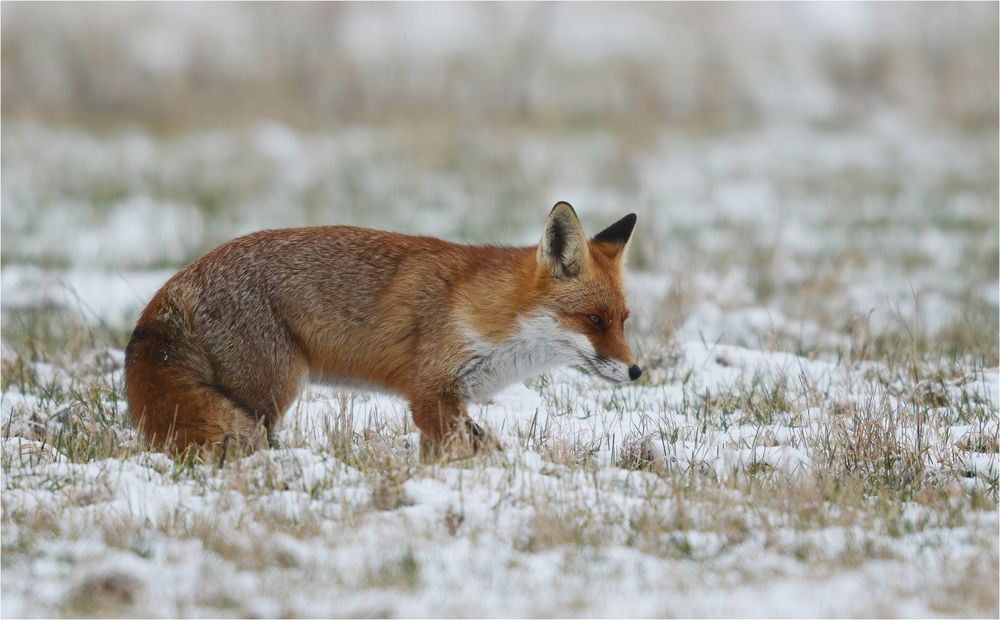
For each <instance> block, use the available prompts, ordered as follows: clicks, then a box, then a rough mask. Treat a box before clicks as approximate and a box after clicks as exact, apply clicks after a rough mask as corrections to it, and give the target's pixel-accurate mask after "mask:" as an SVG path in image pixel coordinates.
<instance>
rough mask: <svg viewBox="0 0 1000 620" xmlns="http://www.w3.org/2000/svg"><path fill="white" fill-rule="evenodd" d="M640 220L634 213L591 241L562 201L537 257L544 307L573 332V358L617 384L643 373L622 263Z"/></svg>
mask: <svg viewBox="0 0 1000 620" xmlns="http://www.w3.org/2000/svg"><path fill="white" fill-rule="evenodd" d="M635 221H636V217H635V214H634V213H630V214H629V215H626V216H625V217H623V218H622V219H620V220H618V221H617V222H615V223H614V224H612V225H611V226H609V227H607V228H606V229H604V230H603V231H601V232H600V233H598V234H597V235H595V236H594V237H593V238H591V239H588V238H587V236H586V235H585V234H584V232H583V226H582V225H581V224H580V220H579V218H577V216H576V212H575V211H574V210H573V207H571V206H570V205H569V203H566V202H560V203H557V204H556V206H555V207H553V209H552V212H551V213H549V217H548V220H547V221H546V222H545V231H544V233H543V234H542V240H541V243H539V245H538V254H537V257H536V258H537V264H538V267H537V270H536V279H537V284H538V287H537V288H538V289H539V290H542V291H544V294H543V299H542V300H541V306H542V308H544V310H545V312H546V314H549V315H551V316H554V317H555V319H556V320H557V322H558V324H559V329H560V331H562V332H564V333H565V334H566V335H567V337H566V338H565V339H563V340H564V342H565V345H564V346H565V347H566V348H568V349H569V350H568V351H566V352H565V354H566V356H567V358H569V359H572V360H573V361H576V362H578V363H580V364H581V365H582V366H584V367H586V368H588V369H589V370H591V371H592V372H595V373H597V374H598V375H600V376H601V377H603V378H605V379H607V380H609V381H613V382H616V383H623V382H626V381H635V380H636V379H638V378H639V375H641V374H642V370H641V369H640V368H639V367H638V366H636V365H635V359H634V358H633V356H632V351H631V349H629V347H628V345H627V344H626V343H625V321H626V319H628V315H629V311H628V306H627V305H626V303H625V293H624V292H623V290H622V263H623V259H624V256H625V249H626V247H627V245H628V241H629V237H631V236H632V229H633V228H634V227H635Z"/></svg>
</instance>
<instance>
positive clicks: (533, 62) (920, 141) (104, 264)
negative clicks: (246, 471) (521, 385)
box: [0, 2, 1000, 365]
mask: <svg viewBox="0 0 1000 620" xmlns="http://www.w3.org/2000/svg"><path fill="white" fill-rule="evenodd" d="M0 11H2V88H3V90H2V130H3V131H2V194H0V197H2V265H3V278H2V280H3V291H2V293H3V295H2V297H3V309H4V316H5V321H4V341H5V346H6V345H11V343H12V342H13V341H14V340H17V339H18V338H19V337H20V336H19V334H22V335H23V334H26V333H29V332H31V330H38V329H41V328H40V327H38V323H39V319H38V317H39V316H41V315H43V314H45V313H49V314H51V315H52V316H61V315H60V313H63V312H73V313H76V314H78V315H80V316H82V318H83V319H84V320H85V321H89V322H91V323H97V324H100V325H101V326H103V327H105V328H107V329H108V330H110V332H111V333H112V334H113V335H112V339H113V340H114V341H115V342H116V343H117V344H118V345H119V346H123V345H124V341H125V339H127V331H128V328H129V327H130V325H131V323H132V321H134V319H135V317H136V316H137V313H138V311H139V309H141V307H142V305H143V304H144V303H145V301H146V300H148V297H149V296H150V295H151V293H152V292H153V290H155V288H156V287H157V286H159V284H161V283H162V282H163V280H164V279H165V278H166V277H167V276H169V274H170V273H172V272H173V271H175V270H176V269H177V268H178V267H179V266H181V265H183V264H185V263H186V262H188V261H190V260H192V259H194V258H195V257H197V256H198V255H199V254H201V253H202V252H204V251H205V250H207V249H209V248H211V247H212V246H214V245H216V244H218V243H220V242H222V241H224V240H226V239H229V238H231V237H233V236H236V235H238V234H241V233H244V232H249V231H252V230H257V229H261V228H267V227H283V226H298V225H315V224H332V223H351V224H361V225H367V226H373V227H379V228H386V229H394V230H400V231H405V232H414V233H422V234H431V235H437V236H444V237H447V238H450V239H453V240H464V241H472V242H476V241H491V242H499V243H534V242H536V238H537V236H538V235H539V233H540V227H541V224H542V222H543V220H544V217H545V215H546V214H547V212H548V209H549V208H550V207H551V205H552V204H553V203H554V202H555V201H557V200H568V201H569V202H571V203H572V204H573V205H574V206H575V207H576V209H577V211H578V213H580V215H581V218H582V219H583V220H584V225H585V227H586V228H587V229H588V230H589V231H591V232H597V231H598V230H600V227H602V226H604V225H606V224H608V223H610V222H612V221H614V219H616V218H617V217H620V216H621V215H623V214H625V213H627V212H630V211H635V212H637V213H638V214H639V227H638V230H637V236H636V239H635V242H634V244H633V247H632V254H631V266H630V270H631V271H630V272H631V274H632V276H631V280H630V287H631V288H632V290H633V291H636V293H635V298H636V301H635V304H636V305H638V306H639V307H640V313H639V315H638V317H637V321H636V331H637V336H638V337H639V338H642V339H643V341H644V342H664V343H669V342H671V341H673V340H675V339H678V338H686V339H692V338H694V339H705V340H711V341H716V340H717V341H723V342H729V343H735V344H743V345H746V346H755V347H767V348H783V349H789V350H794V351H796V352H798V353H803V354H809V355H828V356H829V355H843V354H845V352H849V353H851V354H852V355H855V356H862V357H864V356H872V357H877V356H878V351H877V349H878V344H877V343H878V342H880V341H881V339H885V340H886V341H889V340H893V339H897V340H898V339H899V338H906V339H908V341H911V342H912V343H913V344H914V347H915V348H918V349H920V350H921V351H924V352H930V353H940V354H944V355H948V356H951V357H968V356H972V357H973V358H975V359H976V360H979V361H980V363H985V364H987V365H996V364H997V334H998V329H997V316H998V262H1000V258H998V200H1000V197H998V165H1000V164H998V114H997V111H998V25H997V24H998V12H997V4H995V3H914V4H909V3H887V4H883V3H878V4H875V3H808V4H792V3H788V4H785V3H782V4H760V3H752V4H728V3H711V4H701V3H697V4H686V3H671V4H636V5H631V4H621V3H615V4H565V3H558V4H494V3H490V4H457V3H456V4H436V3H429V4H424V3H421V4H416V3H414V4H389V3H385V4H366V3H343V4H319V3H306V4H298V3H295V4H269V3H250V4H221V3H219V4H216V3H213V4H199V3H115V4H100V3H97V4H93V3H87V4H59V3H30V4H29V3H9V2H6V3H3V4H2V7H0ZM46 316H47V315H46ZM46 329H49V328H46ZM866 334H876V337H875V342H876V345H875V346H874V349H872V350H867V349H866V350H864V351H858V350H857V349H858V345H857V343H858V342H860V341H861V340H864V339H863V338H861V337H860V336H862V335H866ZM119 341H120V342H119ZM866 346H867V345H866ZM641 348H642V347H640V349H641ZM651 348H654V346H653V345H652V344H650V345H648V346H647V349H651Z"/></svg>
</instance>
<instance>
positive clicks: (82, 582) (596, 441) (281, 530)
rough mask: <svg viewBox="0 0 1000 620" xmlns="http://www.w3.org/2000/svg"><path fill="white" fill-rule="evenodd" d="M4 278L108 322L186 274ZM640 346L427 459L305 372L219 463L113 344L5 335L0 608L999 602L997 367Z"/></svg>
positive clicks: (928, 611)
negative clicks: (192, 448) (151, 427)
mask: <svg viewBox="0 0 1000 620" xmlns="http://www.w3.org/2000/svg"><path fill="white" fill-rule="evenodd" d="M4 274H5V275H4V289H3V299H4V304H5V307H6V306H7V305H10V306H11V307H15V306H16V304H17V302H18V300H20V301H22V302H23V303H24V304H29V305H30V304H32V303H39V300H40V299H42V298H45V299H50V300H53V301H51V303H53V304H54V303H58V300H59V299H60V298H59V297H58V296H56V295H52V296H51V297H45V292H46V291H59V290H62V291H65V290H79V291H80V295H78V296H73V299H75V300H77V302H76V303H79V304H80V306H81V307H84V308H86V309H87V311H88V312H89V313H90V315H89V316H90V317H91V318H92V319H101V320H106V321H116V320H119V318H120V317H123V316H127V315H128V312H126V311H125V308H126V307H129V306H132V307H133V313H134V307H135V305H136V303H137V302H138V301H139V300H141V299H144V298H145V297H148V296H149V295H150V294H151V292H152V291H153V290H155V288H156V287H157V286H158V284H159V282H160V281H161V280H162V279H163V278H165V277H166V275H167V273H166V272H162V273H161V272H155V273H142V274H118V275H110V274H105V275H104V276H103V279H102V278H101V276H100V275H99V274H95V273H93V272H87V271H78V272H68V273H66V274H64V277H63V278H61V279H59V280H58V284H47V283H46V282H47V281H46V280H45V279H44V278H43V277H41V276H39V274H37V273H35V272H33V271H31V270H27V269H26V270H23V271H22V270H12V271H10V273H9V274H8V272H7V271H5V272H4ZM28 282H35V283H36V285H35V286H33V287H32V286H29V285H28V284H27V283H28ZM654 284H656V286H654ZM49 287H51V289H50V288H49ZM662 290H663V282H662V278H661V279H660V280H657V278H656V277H655V276H652V275H648V274H638V276H637V277H632V278H630V280H629V293H630V297H631V300H632V304H633V306H635V307H637V308H646V309H647V311H650V310H651V309H655V306H656V303H657V300H658V299H660V297H661V296H662V292H661V291H662ZM116 291H120V293H119V292H116ZM113 300H119V301H118V305H117V306H116V304H115V303H114V301H113ZM121 300H125V301H124V302H122V301H121ZM123 304H124V305H123ZM643 355H644V357H645V364H646V365H647V367H648V369H649V372H648V377H647V379H646V380H645V381H644V382H642V384H641V385H637V386H627V387H612V386H609V385H607V384H604V383H602V382H600V381H599V380H597V379H595V378H593V377H590V376H588V375H585V374H582V373H580V372H578V371H575V370H570V369H567V370H562V371H557V372H553V373H550V374H549V375H547V376H545V377H542V378H539V379H536V380H533V381H530V382H528V383H527V384H525V385H517V386H513V387H511V388H509V389H507V390H505V391H504V392H502V393H501V394H500V395H499V396H497V398H496V399H495V401H494V402H493V403H491V404H488V405H485V406H482V407H481V408H476V409H474V410H473V412H472V414H473V416H474V417H475V418H476V419H478V420H480V421H481V422H484V423H486V424H488V425H489V426H490V427H491V428H492V429H494V430H495V431H496V432H497V433H498V434H499V435H500V437H501V438H502V439H503V441H504V442H505V444H506V449H505V450H504V451H502V452H500V453H497V454H493V455H489V456H484V457H479V458H475V459H471V460H460V461H456V462H452V463H446V464H441V465H430V466H428V465H421V464H420V463H419V461H418V459H417V455H416V444H417V435H416V433H415V432H414V429H413V427H412V423H411V422H410V421H409V419H408V417H407V412H406V407H405V403H404V402H403V401H401V400H399V399H396V398H394V397H391V396H386V395H369V394H364V393H346V392H337V391H334V390H332V389H330V388H321V387H310V388H309V389H307V391H306V392H305V393H304V394H303V395H302V397H301V398H300V400H299V402H298V403H297V404H296V405H295V406H294V407H293V409H292V410H291V411H289V413H288V416H287V418H286V421H285V424H284V427H283V429H282V431H281V433H280V439H281V441H282V444H283V447H282V448H281V449H275V450H268V451H266V452H261V453H258V454H256V455H254V456H251V457H249V458H246V459H243V460H241V461H235V462H230V463H227V464H225V465H224V466H223V467H222V468H221V469H219V468H217V467H216V466H215V464H191V463H178V462H175V461H174V460H172V459H171V458H169V457H167V456H164V455H162V454H155V453H147V452H143V451H141V450H138V449H137V444H136V438H135V434H134V432H133V430H132V429H131V427H130V425H129V423H128V421H127V408H126V406H125V404H124V403H123V402H121V400H120V396H119V390H120V386H121V368H120V366H121V359H122V353H121V351H120V350H115V349H110V350H96V351H94V350H89V349H87V352H86V354H81V355H79V356H76V357H74V358H72V359H67V358H66V357H61V358H60V356H58V355H55V354H53V355H52V358H53V359H54V360H57V359H58V361H55V363H29V362H27V361H26V360H25V359H24V357H21V356H18V355H16V353H15V352H13V351H10V350H5V353H4V364H5V366H4V374H5V378H4V385H5V388H4V393H3V396H2V401H0V405H2V420H0V422H2V428H3V468H4V486H3V519H4V520H3V535H2V536H3V538H2V540H3V550H4V555H3V575H4V579H3V608H2V611H3V615H4V616H6V617H17V616H23V615H27V616H46V615H53V614H56V615H58V614H71V615H74V614H84V615H90V614H98V615H103V614H107V613H114V614H119V613H121V614H137V615H151V616H163V617H171V616H219V615H237V616H254V617H260V616H342V615H347V616H370V615H377V616H439V615H446V616H480V615H487V616H539V615H584V616H650V617H663V616H675V615H679V616H720V615H721V616H728V615H739V616H788V617H796V616H854V615H860V616H865V615H876V614H878V615H897V616H938V615H942V614H944V615H970V614H971V615H976V614H987V615H988V614H990V613H993V611H995V609H996V593H997V590H996V583H997V561H998V558H997V545H998V537H997V528H998V525H1000V524H998V520H997V510H996V494H997V484H998V479H1000V462H998V455H997V444H998V427H997V424H998V415H997V404H998V402H1000V384H998V381H1000V378H998V374H997V369H996V368H982V367H978V368H976V367H967V368H961V369H956V368H952V369H942V370H940V371H939V372H938V373H937V374H934V373H933V372H932V371H930V370H928V371H925V372H927V374H926V375H925V376H922V377H921V380H920V381H919V382H914V381H913V380H912V378H911V377H908V376H907V374H908V373H907V372H905V370H904V371H902V372H900V371H899V370H898V369H893V368H891V367H887V366H885V365H883V364H880V363H877V362H872V361H859V362H856V363H846V362H838V361H836V360H832V361H824V360H816V359H808V358H805V357H800V356H797V355H794V354H791V353H785V352H773V351H772V352H769V351H760V350H752V349H746V348H741V347H736V346H731V345H724V344H715V343H711V342H706V341H700V340H699V341H674V342H672V343H670V344H668V345H662V344H655V343H652V344H648V345H646V347H645V350H644V353H643ZM922 372H924V371H922ZM68 436H72V438H70V437H68ZM913 477H916V479H913Z"/></svg>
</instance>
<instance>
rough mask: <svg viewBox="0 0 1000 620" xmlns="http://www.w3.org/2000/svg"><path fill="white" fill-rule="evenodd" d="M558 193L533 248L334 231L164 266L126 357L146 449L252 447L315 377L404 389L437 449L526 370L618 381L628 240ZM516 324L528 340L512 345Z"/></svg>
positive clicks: (623, 356) (469, 426) (254, 241)
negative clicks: (582, 369) (598, 232)
mask: <svg viewBox="0 0 1000 620" xmlns="http://www.w3.org/2000/svg"><path fill="white" fill-rule="evenodd" d="M560 205H565V206H560ZM560 205H557V207H556V208H555V209H554V210H553V213H552V214H551V215H550V218H549V222H548V223H547V228H546V231H545V237H544V240H543V243H542V244H541V245H540V246H539V247H527V248H501V247H489V246H467V245H459V244H454V243H449V242H446V241H442V240H439V239H432V238H428V237H416V236H408V235H401V234H396V233H391V232H384V231H377V230H369V229H364V228H357V227H351V226H328V227H317V228H301V229H287V230H271V231H264V232H259V233H255V234H251V235H247V236H245V237H240V238H238V239H235V240H233V241H230V242H228V243H226V244H224V245H222V246H220V247H218V248H216V249H215V250H213V251H211V252H209V253H208V254H206V255H205V256H203V257H201V258H200V259H198V260H196V261H195V262H193V263H192V264H190V265H188V266H187V267H185V268H184V269H182V270H181V271H180V272H178V273H177V274H176V275H175V276H174V277H172V278H171V279H170V280H169V281H168V282H167V283H166V284H165V285H164V286H163V288H162V289H160V291H159V292H157V294H156V295H155V296H154V297H153V299H152V300H151V301H150V303H149V305H148V306H147V307H146V309H145V310H144V311H143V313H142V315H141V316H140V318H139V320H138V322H137V324H136V328H135V331H134V333H133V335H132V339H131V341H130V342H129V345H128V348H127V350H126V358H125V387H126V392H127V397H128V401H129V408H130V411H131V416H132V418H133V421H134V422H135V424H136V425H137V426H138V428H139V429H140V430H141V431H142V433H143V435H144V436H145V437H146V438H147V439H149V440H150V441H151V442H152V443H153V444H155V445H162V446H167V447H175V448H182V449H183V448H185V447H187V446H188V445H210V444H221V443H225V442H228V441H230V440H233V441H236V442H237V443H238V444H239V445H241V446H243V447H245V448H247V449H254V448H257V447H260V446H262V445H264V443H265V442H266V441H267V437H268V435H269V433H270V432H271V431H273V429H274V428H275V426H276V425H277V424H278V422H279V420H280V418H281V416H282V414H283V413H284V411H285V410H286V409H287V408H288V407H289V406H290V405H291V403H292V402H293V401H294V399H295V398H296V396H297V395H298V393H299V391H300V389H301V387H302V385H303V383H304V382H305V381H307V380H310V379H312V380H314V381H322V382H334V383H346V384H351V385H357V384H361V385H370V386H374V387H378V388H381V389H386V390H391V391H393V392H397V393H399V394H401V395H403V396H405V397H407V398H408V399H409V400H410V405H411V410H412V412H413V416H414V421H415V423H416V424H417V426H418V427H419V428H420V429H421V431H422V434H423V438H424V448H425V449H431V448H433V447H435V446H438V445H440V444H441V443H442V442H443V441H444V440H445V439H446V438H447V437H448V436H450V435H452V434H455V433H460V432H463V431H467V432H469V433H471V435H472V438H473V440H474V442H475V441H478V442H479V443H482V442H483V441H486V439H485V438H486V437H487V433H485V431H483V430H482V429H480V428H479V427H478V426H476V425H475V424H474V423H472V422H471V420H469V419H468V417H467V415H466V413H465V409H464V403H465V401H467V400H469V399H471V398H484V397H488V396H489V392H492V391H495V390H496V389H499V388H501V387H503V385H506V384H508V383H509V382H510V381H512V380H518V379H519V378H523V377H522V376H520V375H521V374H523V373H524V372H538V371H539V370H544V369H545V368H546V367H548V366H550V365H551V364H553V363H560V364H562V363H581V364H584V365H590V366H595V365H597V366H599V365H600V364H608V366H607V368H605V370H607V371H608V372H607V373H605V374H604V376H606V377H607V378H609V379H612V380H621V372H622V371H621V370H620V369H618V367H619V366H623V365H626V364H627V365H631V364H632V359H631V353H630V352H629V351H628V347H627V346H626V345H625V343H624V339H623V336H622V332H621V329H620V323H623V322H624V316H626V315H627V310H626V309H625V303H624V295H623V294H622V291H621V283H620V268H619V261H618V258H619V257H620V254H621V250H623V249H624V245H625V241H627V236H628V235H627V234H626V235H625V236H624V238H622V236H621V234H619V235H618V238H615V239H611V240H610V241H609V240H604V241H600V240H597V239H596V238H595V240H592V241H589V242H588V241H587V240H586V238H584V237H582V236H581V234H582V229H579V228H578V227H579V222H578V220H577V219H576V216H575V213H572V209H571V208H570V207H569V205H566V204H565V203H560ZM553 222H554V223H553ZM609 230H611V229H609ZM627 232H628V233H631V227H630V226H629V227H628V231H627ZM602 234H604V233H602ZM547 247H551V250H547V249H546V248H547ZM573 248H575V249H573ZM569 251H572V252H574V254H573V255H572V256H570V255H569V254H567V252H569ZM553 256H554V257H555V258H553ZM584 306H586V307H584ZM598 312H600V313H603V315H602V316H606V317H607V319H608V320H609V321H612V322H616V323H615V324H614V325H610V324H609V326H605V327H606V328H608V329H605V330H604V331H602V332H601V333H600V334H596V333H593V330H594V328H595V325H592V324H589V323H587V324H585V322H586V321H587V319H586V316H588V314H590V316H593V315H594V313H598ZM525 330H527V332H526V331H525ZM606 332H607V333H606ZM525 334H530V339H531V342H532V343H533V345H532V346H533V347H534V348H530V347H529V348H525V347H522V346H520V345H519V344H518V342H520V340H519V338H523V337H524V335H525ZM546 343H549V344H546ZM531 351H534V353H532V354H533V355H534V356H535V357H534V358H532V359H531V360H529V361H528V362H527V363H525V364H519V363H516V362H517V360H518V359H519V356H521V355H526V354H528V353H529V352H531ZM512 356H513V358H514V362H511V361H510V359H511V357H512ZM616 364H617V366H615V365H616ZM612 366H615V368H614V369H613V371H612V370H608V369H611V367H612ZM623 367H627V366H623ZM477 369H478V370H477ZM594 370H598V372H599V369H598V368H596V367H595V368H594ZM615 373H617V374H615ZM626 376H627V371H626ZM476 438H478V439H476Z"/></svg>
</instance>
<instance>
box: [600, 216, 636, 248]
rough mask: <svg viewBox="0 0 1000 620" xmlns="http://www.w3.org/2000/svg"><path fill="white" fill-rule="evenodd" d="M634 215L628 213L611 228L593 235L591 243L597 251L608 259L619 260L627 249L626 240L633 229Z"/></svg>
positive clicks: (630, 235)
mask: <svg viewBox="0 0 1000 620" xmlns="http://www.w3.org/2000/svg"><path fill="white" fill-rule="evenodd" d="M635 220H636V217H635V213H629V214H628V215H626V216H625V217H623V218H622V219H620V220H618V221H617V222H615V223H614V224H612V225H611V226H608V227H607V228H605V229H604V230H602V231H601V232H599V233H597V234H596V235H594V239H593V241H594V242H595V243H597V247H598V249H599V250H600V251H601V252H602V253H603V254H604V255H605V256H607V257H608V258H611V259H615V260H617V259H620V258H621V257H622V256H623V255H624V254H625V248H626V247H628V240H629V239H630V238H631V237H632V230H633V229H634V228H635Z"/></svg>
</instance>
